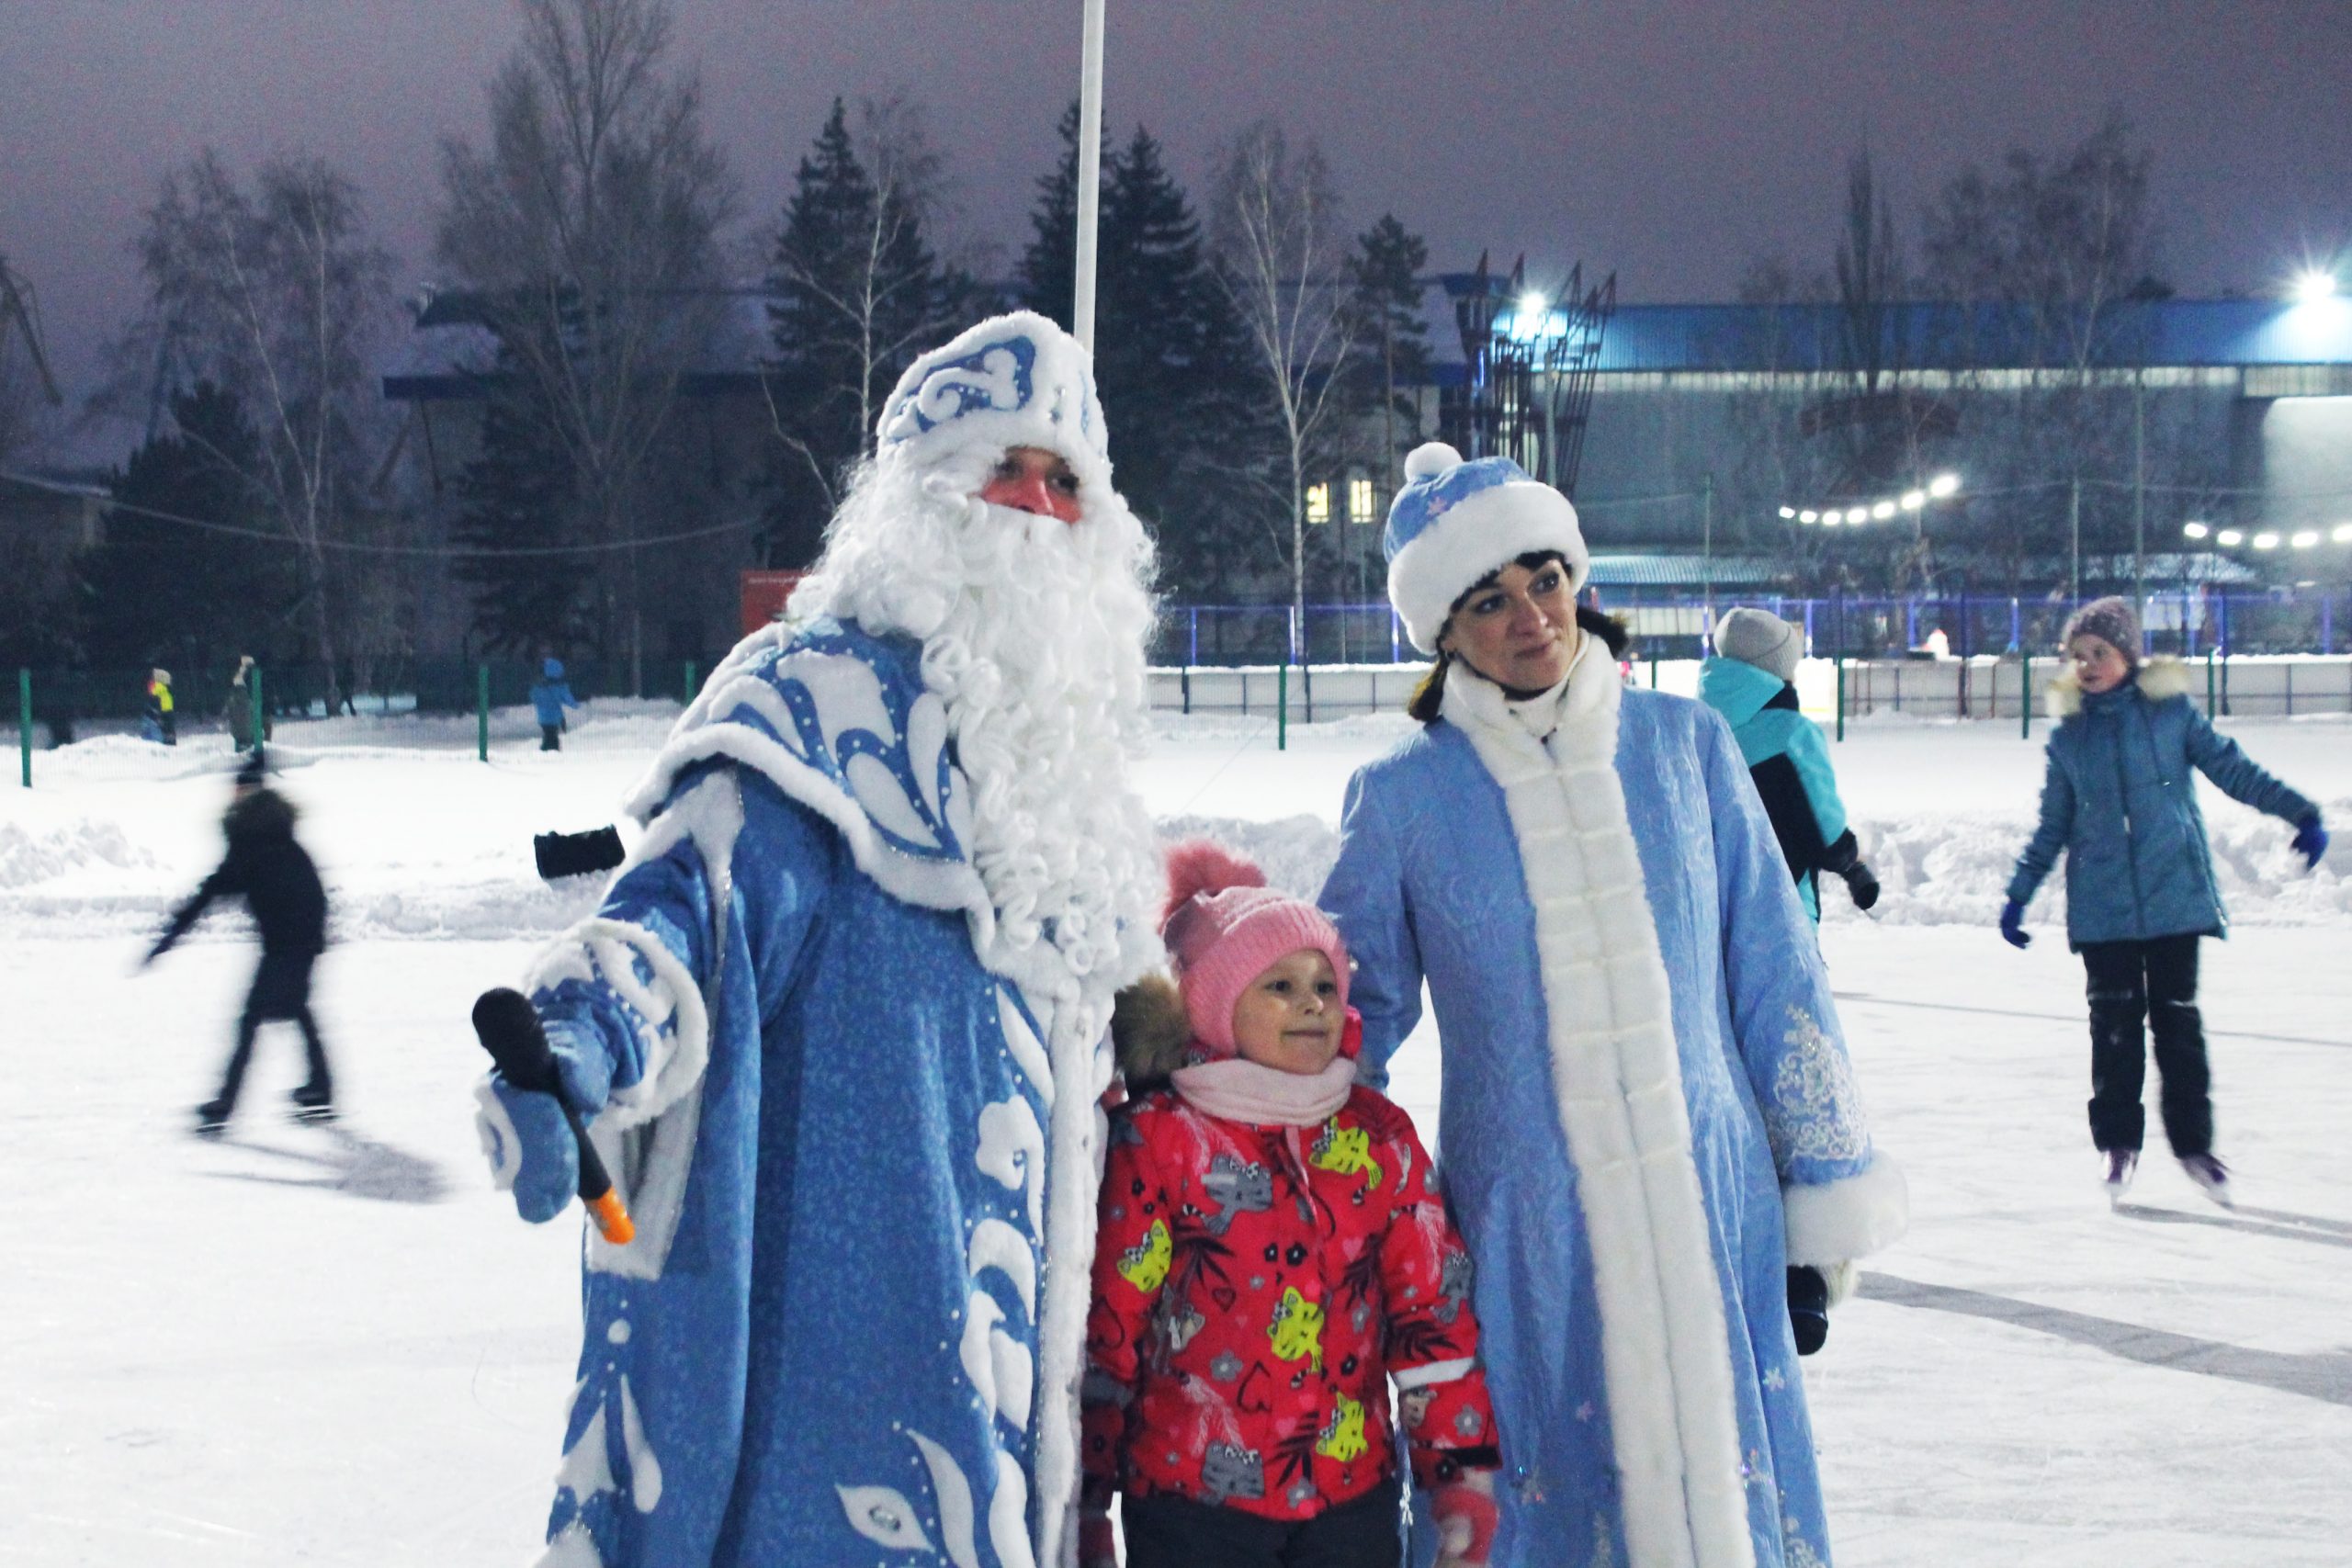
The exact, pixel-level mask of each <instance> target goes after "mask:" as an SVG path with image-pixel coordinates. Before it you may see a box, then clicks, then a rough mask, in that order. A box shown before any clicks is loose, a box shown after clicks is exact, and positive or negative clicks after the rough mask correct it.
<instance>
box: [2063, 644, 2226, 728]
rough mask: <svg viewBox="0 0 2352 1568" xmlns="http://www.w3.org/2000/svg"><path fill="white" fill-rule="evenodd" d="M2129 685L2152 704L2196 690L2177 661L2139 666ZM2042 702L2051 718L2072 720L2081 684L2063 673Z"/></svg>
mask: <svg viewBox="0 0 2352 1568" xmlns="http://www.w3.org/2000/svg"><path fill="white" fill-rule="evenodd" d="M2132 682H2133V684H2135V685H2137V686H2138V687H2139V688H2140V694H2141V695H2142V696H2143V697H2145V698H2147V699H2148V700H2149V701H2150V702H2152V703H2160V702H2163V701H2165V699H2166V698H2169V697H2185V696H2187V695H2188V694H2189V693H2190V692H2192V691H2194V690H2196V687H2197V679H2196V676H2195V675H2194V674H2193V673H2192V672H2191V671H2190V670H2189V668H2188V665H2186V664H2184V663H2182V662H2181V661H2180V660H2177V659H2151V660H2148V661H2147V662H2146V663H2145V664H2143V665H2142V666H2140V671H2139V673H2138V674H2136V675H2134V676H2133V677H2132ZM2043 702H2044V704H2045V705H2047V706H2048V708H2049V710H2050V716H2051V717H2052V718H2058V719H2065V718H2072V717H2074V716H2075V715H2076V714H2078V713H2080V712H2082V711H2083V683H2082V682H2080V681H2077V680H2076V679H2075V672H2074V671H2073V670H2071V669H2069V670H2065V671H2062V672H2061V673H2060V674H2059V675H2058V677H2057V678H2056V679H2055V680H2053V681H2052V682H2050V684H2049V686H2048V687H2047V688H2046V689H2045V691H2044V694H2043Z"/></svg>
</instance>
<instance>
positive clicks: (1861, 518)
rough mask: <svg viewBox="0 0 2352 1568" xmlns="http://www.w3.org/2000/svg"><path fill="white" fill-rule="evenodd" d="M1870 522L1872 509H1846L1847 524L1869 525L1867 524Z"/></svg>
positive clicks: (1860, 507) (1852, 507)
mask: <svg viewBox="0 0 2352 1568" xmlns="http://www.w3.org/2000/svg"><path fill="white" fill-rule="evenodd" d="M1870 520H1871V509H1870V508H1869V507H1867V506H1849V507H1848V508H1846V521H1847V522H1849V523H1867V522H1869V521H1870Z"/></svg>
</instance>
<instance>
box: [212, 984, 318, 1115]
mask: <svg viewBox="0 0 2352 1568" xmlns="http://www.w3.org/2000/svg"><path fill="white" fill-rule="evenodd" d="M318 959H319V955H318V954H317V953H272V952H269V951H268V950H267V949H264V950H263V952H262V955H261V967H260V968H258V969H256V970H254V985H253V989H252V990H250V991H248V992H246V993H245V1011H244V1016H243V1017H242V1018H240V1019H239V1020H238V1021H237V1048H236V1049H235V1050H233V1051H232V1052H230V1053H229V1066H228V1068H227V1070H226V1071H224V1072H223V1073H222V1074H221V1075H220V1094H219V1096H218V1097H216V1098H215V1099H214V1100H213V1102H212V1106H213V1109H214V1110H216V1111H219V1112H220V1114H221V1115H223V1116H225V1115H227V1114H228V1113H229V1111H231V1110H232V1108H233V1107H234V1106H235V1105H236V1103H237V1091H238V1089H241V1088H242V1087H243V1084H244V1081H245V1067H246V1066H247V1064H249V1063H250V1062H252V1060H253V1055H254V1035H256V1034H258V1033H260V1032H261V1026H262V1025H263V1024H264V1023H266V1022H268V1021H270V1020H272V1019H289V1020H291V1021H293V1023H294V1026H295V1027H296V1028H297V1029H300V1031H301V1032H302V1050H303V1052H304V1054H305V1055H308V1056H309V1058H310V1064H311V1077H310V1081H309V1082H307V1083H305V1084H304V1085H303V1086H302V1087H301V1088H300V1089H296V1090H295V1091H294V1098H295V1099H296V1100H299V1101H300V1102H301V1103H303V1104H305V1105H327V1104H331V1103H332V1102H333V1101H334V1075H333V1074H331V1073H329V1072H328V1071H327V1052H326V1047H325V1045H323V1044H322V1043H320V1040H319V1025H318V1021H316V1020H315V1019H313V1018H311V965H312V964H316V963H317V962H318Z"/></svg>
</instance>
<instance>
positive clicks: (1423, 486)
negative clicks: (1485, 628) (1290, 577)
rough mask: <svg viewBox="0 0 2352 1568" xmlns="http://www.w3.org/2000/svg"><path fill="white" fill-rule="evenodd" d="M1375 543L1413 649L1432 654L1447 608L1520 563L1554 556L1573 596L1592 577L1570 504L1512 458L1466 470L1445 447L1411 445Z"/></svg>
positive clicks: (1481, 461)
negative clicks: (1548, 553)
mask: <svg viewBox="0 0 2352 1568" xmlns="http://www.w3.org/2000/svg"><path fill="white" fill-rule="evenodd" d="M1380 543H1381V549H1382V552H1383V553H1384V554H1385V555H1386V556H1387V558H1388V602H1389V603H1390V604H1393V605H1395V606H1396V607H1397V615H1399V616H1400V617H1402V618H1403V620H1404V622H1405V633H1406V635H1407V636H1408V637H1411V638H1412V639H1413V646H1414V647H1415V648H1418V649H1420V650H1421V651H1422V652H1423V653H1427V654H1431V655H1434V654H1435V653H1436V652H1437V637H1438V633H1439V632H1440V631H1442V630H1443V629H1444V627H1445V621H1446V617H1447V615H1450V614H1452V612H1453V602H1454V601H1455V600H1456V599H1459V598H1460V597H1462V595H1463V593H1464V592H1465V591H1466V590H1467V589H1468V588H1469V587H1470V586H1471V585H1472V584H1473V583H1475V582H1476V581H1478V580H1479V579H1481V578H1483V577H1485V576H1487V573H1489V572H1492V571H1496V570H1500V569H1501V568H1502V567H1504V566H1507V565H1509V564H1510V562H1512V561H1514V560H1516V559H1518V558H1520V557H1521V556H1523V555H1526V554H1529V553H1530V552H1532V551H1540V550H1557V551H1559V552H1560V556H1561V558H1563V559H1564V560H1566V562H1567V563H1568V585H1569V590H1570V592H1575V591H1576V590H1578V589H1581V588H1582V587H1583V586H1584V581H1585V579H1586V578H1587V577H1588V576H1589V575H1590V573H1591V570H1592V557H1591V555H1590V553H1589V552H1588V551H1587V550H1586V548H1585V544H1584V534H1583V532H1582V530H1580V529H1579V528H1578V527H1577V509H1576V508H1575V507H1573V506H1571V505H1569V504H1568V498H1567V497H1566V496H1565V495H1562V494H1561V493H1560V492H1559V491H1556V490H1554V489H1553V488H1552V487H1551V486H1550V485H1547V484H1544V483H1543V482H1541V481H1540V480H1537V479H1533V478H1532V477H1531V476H1530V475H1529V474H1528V472H1527V470H1526V469H1524V468H1521V467H1520V466H1519V465H1518V464H1517V463H1514V462H1512V461H1511V460H1510V458H1508V457H1479V458H1476V459H1474V460H1471V461H1467V462H1465V461H1464V460H1463V457H1462V454H1461V453H1459V452H1457V451H1455V450H1454V449H1453V447H1451V446H1447V445H1446V444H1445V443H1444V442H1442V441H1431V442H1428V443H1426V444H1424V445H1422V446H1416V447H1414V448H1413V450H1412V452H1411V454H1410V455H1408V457H1406V459H1405V488H1404V489H1402V490H1400V491H1397V499H1396V500H1395V501H1394V502H1391V503H1390V505H1389V508H1388V528H1387V531H1386V532H1385V534H1383V535H1382V536H1381V541H1380Z"/></svg>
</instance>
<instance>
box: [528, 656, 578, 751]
mask: <svg viewBox="0 0 2352 1568" xmlns="http://www.w3.org/2000/svg"><path fill="white" fill-rule="evenodd" d="M579 705H580V699H579V698H578V697H575V696H573V695H572V694H571V682H569V681H566V680H565V679H564V678H563V660H560V659H549V660H546V661H544V662H543V663H541V664H540V666H539V683H538V684H537V685H536V686H533V687H532V688H531V706H532V707H533V708H534V709H536V710H537V713H538V719H539V750H542V751H560V750H563V732H564V729H565V728H567V727H566V725H565V724H564V720H563V710H564V709H566V708H576V707H578V706H579Z"/></svg>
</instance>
